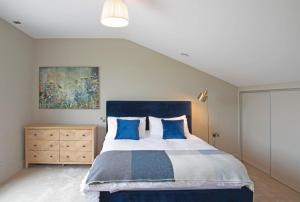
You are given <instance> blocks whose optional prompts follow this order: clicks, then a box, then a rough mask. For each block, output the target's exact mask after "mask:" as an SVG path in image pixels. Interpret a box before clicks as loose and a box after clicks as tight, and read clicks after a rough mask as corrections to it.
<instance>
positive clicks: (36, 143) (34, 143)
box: [27, 140, 59, 151]
mask: <svg viewBox="0 0 300 202" xmlns="http://www.w3.org/2000/svg"><path fill="white" fill-rule="evenodd" d="M27 150H33V151H58V150H59V141H49V140H29V141H28V143H27Z"/></svg>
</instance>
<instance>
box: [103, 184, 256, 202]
mask: <svg viewBox="0 0 300 202" xmlns="http://www.w3.org/2000/svg"><path fill="white" fill-rule="evenodd" d="M99 202H253V192H252V191H250V190H249V189H248V188H247V187H243V188H241V189H213V190H176V191H175V190H172V191H119V192H115V193H109V192H100V198H99Z"/></svg>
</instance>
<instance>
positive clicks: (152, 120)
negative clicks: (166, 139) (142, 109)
mask: <svg viewBox="0 0 300 202" xmlns="http://www.w3.org/2000/svg"><path fill="white" fill-rule="evenodd" d="M162 119H164V120H183V127H184V135H185V136H186V137H187V136H189V135H190V132H189V127H188V123H187V119H186V115H182V116H178V117H173V118H157V117H153V116H149V129H150V135H151V136H156V137H159V138H162V137H163V125H162V122H161V120H162Z"/></svg>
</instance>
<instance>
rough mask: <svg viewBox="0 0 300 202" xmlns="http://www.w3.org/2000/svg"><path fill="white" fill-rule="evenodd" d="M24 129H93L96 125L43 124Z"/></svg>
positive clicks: (28, 126)
mask: <svg viewBox="0 0 300 202" xmlns="http://www.w3.org/2000/svg"><path fill="white" fill-rule="evenodd" d="M25 128H26V129H37V128H72V129H76V128H77V129H85V128H88V129H91V128H93V129H95V128H97V125H96V124H90V125H84V124H45V123H35V124H30V125H27V126H25Z"/></svg>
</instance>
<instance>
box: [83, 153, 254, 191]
mask: <svg viewBox="0 0 300 202" xmlns="http://www.w3.org/2000/svg"><path fill="white" fill-rule="evenodd" d="M172 181H186V182H188V181H201V182H217V183H219V184H222V185H223V184H226V183H228V182H230V183H236V184H241V185H249V187H251V185H252V182H251V180H250V179H249V177H248V175H247V171H246V170H245V167H244V166H243V164H242V163H241V162H240V161H239V160H237V159H236V158H235V157H233V156H232V155H229V154H226V153H224V152H222V151H220V150H183V151H181V150H180V151H178V150H170V151H156V150H154V151H153V150H151V151H148V150H142V151H139V150H138V151H107V152H104V153H102V154H100V155H98V157H97V158H96V160H95V162H94V164H93V166H92V168H91V169H90V172H89V175H88V177H87V180H86V184H88V185H95V184H104V183H118V182H172Z"/></svg>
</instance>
